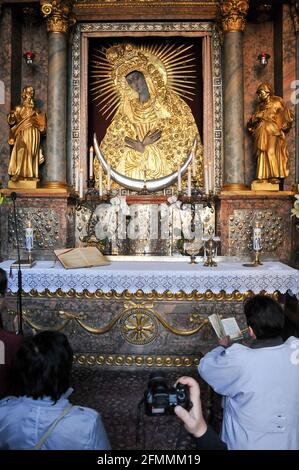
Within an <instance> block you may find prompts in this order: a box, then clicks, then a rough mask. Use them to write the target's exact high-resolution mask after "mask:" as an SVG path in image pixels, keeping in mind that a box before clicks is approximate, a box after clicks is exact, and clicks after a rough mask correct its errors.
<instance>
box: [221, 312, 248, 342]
mask: <svg viewBox="0 0 299 470" xmlns="http://www.w3.org/2000/svg"><path fill="white" fill-rule="evenodd" d="M221 323H222V325H223V329H224V334H225V335H228V336H230V337H231V339H237V338H242V337H243V335H242V333H241V330H240V328H239V325H238V323H237V322H236V319H235V318H234V317H231V318H224V319H223V320H221Z"/></svg>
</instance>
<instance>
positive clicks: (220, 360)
mask: <svg viewBox="0 0 299 470" xmlns="http://www.w3.org/2000/svg"><path fill="white" fill-rule="evenodd" d="M244 312H245V316H246V319H247V324H248V327H249V328H248V330H249V334H250V336H251V337H252V339H253V342H252V344H251V346H250V347H249V346H246V345H243V344H238V343H235V344H233V345H232V346H229V347H227V348H226V347H225V345H226V340H225V339H222V340H220V341H221V344H222V346H218V347H217V348H215V349H213V350H212V351H210V352H209V353H208V354H206V355H205V356H204V358H203V359H202V360H201V361H200V364H199V374H200V375H201V377H202V378H203V379H204V380H206V382H207V383H208V384H209V385H211V386H212V387H213V389H214V390H215V391H216V392H217V393H220V394H221V395H223V396H224V400H223V411H224V415H223V423H222V433H221V439H222V440H223V441H224V442H225V443H226V444H227V446H228V449H231V450H255V449H268V450H292V449H297V450H298V449H299V400H298V390H299V340H298V339H297V338H295V337H293V336H291V337H290V338H288V339H287V341H285V342H283V340H282V338H281V335H282V331H283V327H284V314H283V311H282V308H281V307H280V305H279V304H278V302H276V301H275V300H273V299H272V298H270V297H266V296H262V295H257V296H254V297H252V298H250V299H248V300H247V301H246V302H245V305H244Z"/></svg>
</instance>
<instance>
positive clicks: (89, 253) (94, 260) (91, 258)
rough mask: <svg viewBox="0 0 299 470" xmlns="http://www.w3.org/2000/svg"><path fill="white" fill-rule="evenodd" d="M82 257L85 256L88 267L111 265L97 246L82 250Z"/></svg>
mask: <svg viewBox="0 0 299 470" xmlns="http://www.w3.org/2000/svg"><path fill="white" fill-rule="evenodd" d="M80 250H81V255H82V256H83V258H84V260H85V263H86V266H87V265H88V266H103V265H106V264H110V263H109V261H108V260H107V258H106V257H105V256H104V255H103V254H102V253H101V252H100V250H98V249H97V247H96V246H87V247H86V248H80Z"/></svg>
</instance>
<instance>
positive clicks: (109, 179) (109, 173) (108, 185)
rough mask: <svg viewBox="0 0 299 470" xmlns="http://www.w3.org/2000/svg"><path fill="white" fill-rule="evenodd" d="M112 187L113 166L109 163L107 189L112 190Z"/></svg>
mask: <svg viewBox="0 0 299 470" xmlns="http://www.w3.org/2000/svg"><path fill="white" fill-rule="evenodd" d="M110 187H111V166H110V163H108V165H107V191H108V192H109V191H110Z"/></svg>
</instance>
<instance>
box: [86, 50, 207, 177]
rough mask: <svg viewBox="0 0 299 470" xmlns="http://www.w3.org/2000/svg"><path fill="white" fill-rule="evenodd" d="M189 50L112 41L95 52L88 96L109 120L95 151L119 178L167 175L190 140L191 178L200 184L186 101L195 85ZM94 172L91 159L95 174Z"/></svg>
mask: <svg viewBox="0 0 299 470" xmlns="http://www.w3.org/2000/svg"><path fill="white" fill-rule="evenodd" d="M190 48H191V46H190V45H181V46H179V47H178V46H177V45H176V44H175V43H173V44H169V43H167V42H165V43H163V44H162V45H161V43H158V42H157V44H156V45H154V46H152V45H145V44H142V43H140V44H139V45H135V44H133V43H122V44H117V43H116V44H114V45H113V46H111V47H109V48H108V49H104V50H101V49H100V50H97V51H96V52H95V54H94V59H93V60H92V62H91V66H92V77H93V81H92V84H91V93H92V94H93V96H94V99H95V101H96V102H98V104H99V107H100V109H101V112H102V114H103V115H104V116H106V117H107V118H108V117H109V116H113V119H112V121H111V124H109V126H108V128H107V131H106V134H105V136H104V138H103V140H102V142H101V145H100V151H101V152H102V154H103V156H104V158H105V160H106V161H108V160H109V162H110V164H111V167H112V168H113V169H114V170H116V171H117V172H118V173H120V174H121V175H125V176H127V177H129V178H134V179H137V180H142V181H143V180H156V179H158V178H162V177H165V176H167V175H170V174H171V173H173V172H175V171H177V166H178V164H180V165H181V166H182V165H183V163H184V162H185V160H186V158H187V156H188V155H189V153H190V151H191V148H192V145H193V142H194V139H195V138H196V140H197V146H196V150H195V158H196V169H197V173H198V174H197V175H196V176H197V179H198V180H199V181H201V180H202V165H201V161H202V145H201V140H200V136H199V132H198V128H197V125H196V122H195V119H194V116H193V114H192V112H191V109H190V107H189V106H188V104H187V102H186V100H187V99H189V100H192V97H193V95H194V91H195V85H196V81H195V80H196V76H195V63H196V62H195V55H194V53H192V50H191V49H190ZM115 142H117V145H115ZM98 171H99V162H97V161H96V162H95V175H97V174H98ZM96 177H97V176H96Z"/></svg>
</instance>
